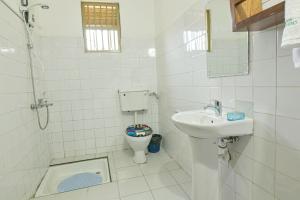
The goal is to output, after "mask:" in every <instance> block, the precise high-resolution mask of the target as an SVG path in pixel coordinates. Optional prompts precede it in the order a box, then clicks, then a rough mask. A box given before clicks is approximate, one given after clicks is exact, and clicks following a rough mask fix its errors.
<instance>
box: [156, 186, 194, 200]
mask: <svg viewBox="0 0 300 200" xmlns="http://www.w3.org/2000/svg"><path fill="white" fill-rule="evenodd" d="M152 193H153V196H154V198H155V200H188V199H189V198H188V196H187V195H186V194H185V193H184V192H183V191H182V189H180V188H179V186H177V185H176V186H171V187H167V188H162V189H158V190H153V191H152Z"/></svg>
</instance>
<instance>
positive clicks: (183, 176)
mask: <svg viewBox="0 0 300 200" xmlns="http://www.w3.org/2000/svg"><path fill="white" fill-rule="evenodd" d="M170 173H171V175H172V176H173V177H174V178H175V180H176V181H177V183H186V182H190V181H191V180H192V177H190V176H189V175H188V174H187V173H186V172H185V171H184V170H182V169H178V170H173V171H171V172H170Z"/></svg>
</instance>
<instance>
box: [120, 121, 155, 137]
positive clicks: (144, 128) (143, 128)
mask: <svg viewBox="0 0 300 200" xmlns="http://www.w3.org/2000/svg"><path fill="white" fill-rule="evenodd" d="M152 132H153V131H152V128H151V127H150V126H148V125H146V124H136V125H131V126H129V127H128V128H127V129H126V134H127V135H128V136H131V137H146V136H149V135H151V134H152Z"/></svg>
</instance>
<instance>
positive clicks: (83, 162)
mask: <svg viewBox="0 0 300 200" xmlns="http://www.w3.org/2000/svg"><path fill="white" fill-rule="evenodd" d="M15 2H16V3H18V1H15ZM0 4H1V10H5V11H6V12H9V15H8V16H11V17H12V20H14V21H17V23H16V25H17V27H11V28H17V29H18V30H19V29H21V28H22V29H23V31H20V33H19V35H18V36H19V38H18V39H20V40H19V41H18V42H19V43H18V44H15V43H14V42H11V44H9V43H7V46H6V47H1V53H2V55H3V54H4V53H6V54H7V55H6V54H4V55H6V56H13V55H14V53H15V52H16V51H20V52H21V53H20V54H22V56H23V57H22V58H23V59H24V60H25V61H26V62H24V66H22V67H24V68H23V69H24V71H25V72H26V73H27V74H26V78H27V81H28V82H29V83H30V85H28V86H30V87H28V88H27V92H28V99H30V101H31V103H30V104H29V105H24V106H25V107H26V106H27V108H30V110H31V113H30V115H31V116H33V117H32V122H35V124H34V125H33V126H36V127H37V128H35V131H36V132H37V133H38V134H41V135H43V136H39V138H38V139H41V138H42V140H43V141H41V142H43V144H40V145H45V146H46V147H48V148H49V146H48V144H47V142H46V141H45V134H47V133H49V131H47V130H49V127H48V126H49V123H50V116H51V114H50V109H52V108H53V107H54V106H55V105H54V104H53V103H50V101H48V98H49V97H48V96H47V95H48V94H47V92H46V91H47V84H46V83H45V80H46V78H45V74H46V73H45V70H46V69H45V68H46V66H45V64H44V61H43V59H42V55H41V48H40V46H39V36H38V34H37V33H36V29H38V27H37V25H36V23H35V18H36V16H35V14H34V13H37V12H43V11H44V10H49V9H51V8H50V6H49V5H47V4H43V3H39V2H33V3H29V2H28V0H22V1H21V2H19V7H17V9H16V7H14V5H15V4H11V3H8V2H7V1H4V0H1V1H0ZM17 5H18V4H17ZM3 21H4V22H7V21H5V19H4V20H3ZM4 22H3V23H4ZM7 23H8V24H9V22H7ZM9 25H10V24H9ZM22 29H21V30H22ZM22 36H23V37H24V38H22ZM5 39H6V40H7V41H8V42H10V41H9V37H6V38H5V37H3V38H2V41H1V42H2V44H4V43H3V41H4V40H5ZM22 43H23V44H22ZM14 45H15V48H14ZM9 47H10V48H9ZM17 47H19V48H20V49H18V48H17ZM9 53H11V55H9ZM26 67H27V69H26ZM29 88H30V89H29ZM29 94H31V96H29ZM28 102H29V101H28ZM22 109H25V108H22ZM47 128H48V129H47ZM46 137H47V136H46ZM40 149H41V147H40ZM37 150H39V149H35V148H34V149H33V151H37ZM44 151H45V152H44V153H46V155H47V158H45V161H44V163H43V164H44V165H43V167H41V168H40V169H39V170H40V173H39V177H40V178H39V179H40V180H38V178H37V179H36V180H35V181H34V182H35V183H33V184H35V185H36V186H33V187H34V188H33V190H31V193H29V191H26V192H25V191H24V192H25V195H28V196H27V197H26V198H28V197H35V198H38V197H43V196H48V195H54V194H57V193H64V192H70V191H73V190H78V189H84V188H88V187H92V186H97V185H101V184H105V183H109V182H111V181H112V177H111V169H110V164H109V163H110V161H111V158H110V155H109V154H101V155H99V154H93V156H82V157H80V158H78V157H73V158H69V159H60V160H55V159H54V160H52V161H51V162H50V155H49V152H48V150H47V149H45V150H44ZM46 155H39V156H38V157H37V159H43V158H41V157H42V156H43V157H46ZM46 159H47V160H46ZM47 164H48V165H50V167H47ZM19 173H20V172H19ZM24 173H25V170H24ZM1 189H2V188H1ZM34 193H35V194H34ZM0 198H1V195H0ZM19 198H20V197H18V199H19ZM22 198H24V197H22ZM1 199H2V198H1ZM13 199H17V198H13Z"/></svg>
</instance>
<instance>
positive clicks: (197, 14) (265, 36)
mask: <svg viewBox="0 0 300 200" xmlns="http://www.w3.org/2000/svg"><path fill="white" fill-rule="evenodd" d="M156 9H159V8H156ZM201 13H203V10H201V5H200V3H197V4H195V5H193V6H192V7H191V8H190V9H189V10H188V11H187V12H186V13H185V14H184V15H182V16H180V17H179V18H177V20H176V22H175V23H174V24H170V25H169V27H168V28H167V29H165V30H163V31H161V34H159V36H158V37H157V51H158V58H157V70H158V88H159V93H160V95H161V101H160V103H159V116H160V118H159V124H160V131H161V132H162V133H163V134H164V137H165V140H164V144H165V147H166V149H167V151H168V152H169V153H170V154H171V155H172V156H174V157H175V158H176V159H177V160H178V161H179V162H180V163H181V164H182V165H183V166H184V167H185V168H186V169H187V171H191V149H190V148H189V146H190V145H189V142H188V139H187V137H186V136H185V135H184V134H183V133H182V132H180V131H178V130H177V129H176V128H175V127H174V125H173V124H172V122H171V119H170V118H171V116H172V115H173V114H174V113H175V112H176V111H183V110H193V109H201V108H202V107H203V106H204V105H205V104H207V103H209V102H210V100H212V99H220V100H222V102H223V104H224V106H225V107H226V108H227V109H235V108H236V107H238V108H243V105H250V107H252V106H253V114H251V115H252V116H253V117H254V120H255V125H254V126H255V127H254V136H251V137H243V138H242V139H241V141H240V142H239V143H238V144H236V145H233V146H232V147H231V152H232V153H233V161H232V162H231V163H230V165H229V167H228V165H227V163H223V162H220V171H221V183H222V184H221V185H222V200H249V199H251V200H275V199H276V200H298V199H299V196H300V171H299V168H300V145H299V144H300V136H299V129H300V125H299V124H300V123H299V122H300V114H299V113H300V104H299V101H300V81H299V80H300V78H299V77H300V69H295V68H294V66H293V63H292V58H291V50H290V49H282V48H281V47H280V41H281V35H282V27H275V28H272V29H269V30H265V31H262V32H253V33H251V34H250V48H251V50H250V62H251V63H250V74H249V75H248V76H236V77H227V78H216V79H208V78H207V69H206V55H205V52H201V51H187V50H186V49H187V48H186V44H185V43H184V40H183V33H184V31H187V30H192V31H201V30H202V29H201V27H203V22H202V21H203V14H201ZM251 105H252V106H251Z"/></svg>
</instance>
